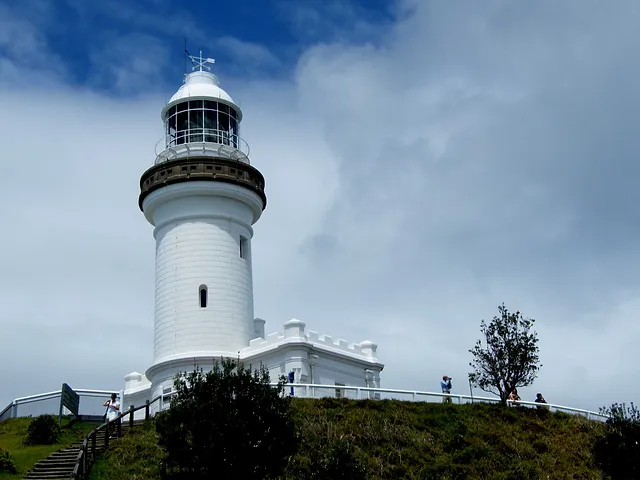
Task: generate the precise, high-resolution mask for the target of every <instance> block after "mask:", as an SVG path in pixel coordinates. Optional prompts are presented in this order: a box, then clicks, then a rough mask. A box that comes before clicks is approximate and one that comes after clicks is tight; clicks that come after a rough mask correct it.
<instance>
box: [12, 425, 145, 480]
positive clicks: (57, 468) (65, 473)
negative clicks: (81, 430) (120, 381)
mask: <svg viewBox="0 0 640 480" xmlns="http://www.w3.org/2000/svg"><path fill="white" fill-rule="evenodd" d="M142 423H144V420H136V421H135V422H134V426H133V428H134V429H135V428H136V427H137V426H139V425H141V424H142ZM131 428H132V427H130V426H129V423H128V422H127V423H126V424H122V426H121V427H120V432H121V433H122V435H125V434H126V433H127V432H128V431H129V430H131ZM115 440H117V438H110V439H109V443H111V442H113V441H115ZM82 444H83V442H75V443H72V444H71V445H69V446H68V447H65V448H63V449H61V450H58V451H57V452H53V453H52V454H51V455H49V456H48V457H47V458H45V459H43V460H41V461H39V462H38V463H36V464H35V465H34V466H33V468H32V469H31V470H29V471H28V472H27V474H26V476H25V477H24V478H26V479H29V478H31V479H62V478H66V479H68V478H71V476H72V475H73V469H74V468H75V466H76V460H77V459H78V454H79V453H80V451H81V450H82ZM105 447H106V442H105V432H104V431H102V432H98V434H97V436H96V443H95V449H96V453H101V452H103V451H104V450H105ZM87 449H88V453H89V454H91V451H92V449H93V442H92V441H91V440H89V441H88V442H87Z"/></svg>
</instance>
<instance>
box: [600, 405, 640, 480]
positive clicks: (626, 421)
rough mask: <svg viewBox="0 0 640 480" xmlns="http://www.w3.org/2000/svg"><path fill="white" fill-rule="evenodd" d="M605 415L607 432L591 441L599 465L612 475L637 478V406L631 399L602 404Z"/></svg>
mask: <svg viewBox="0 0 640 480" xmlns="http://www.w3.org/2000/svg"><path fill="white" fill-rule="evenodd" d="M600 413H602V414H603V415H607V416H608V417H609V418H608V419H607V430H606V433H605V434H604V435H602V436H600V437H599V438H598V439H597V440H596V443H595V445H594V453H595V458H596V462H597V464H598V466H599V467H600V468H601V469H602V470H603V471H604V472H605V473H606V474H607V475H610V476H611V478H619V479H623V480H624V479H636V478H638V477H639V476H640V464H639V463H638V458H640V409H638V408H637V407H636V406H635V405H634V404H633V403H631V406H630V407H627V406H626V405H625V404H624V403H623V404H622V405H619V404H617V403H614V404H613V405H612V406H611V407H610V408H601V409H600Z"/></svg>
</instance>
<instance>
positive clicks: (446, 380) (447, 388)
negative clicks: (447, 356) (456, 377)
mask: <svg viewBox="0 0 640 480" xmlns="http://www.w3.org/2000/svg"><path fill="white" fill-rule="evenodd" d="M440 388H441V389H442V393H444V394H446V395H445V396H443V397H442V403H452V400H451V397H450V396H449V395H450V394H451V377H449V376H448V375H445V376H443V377H442V382H440Z"/></svg>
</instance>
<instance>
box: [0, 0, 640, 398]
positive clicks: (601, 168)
mask: <svg viewBox="0 0 640 480" xmlns="http://www.w3.org/2000/svg"><path fill="white" fill-rule="evenodd" d="M404 7H406V8H405V9H404V10H403V16H402V17H401V19H399V20H398V21H397V22H396V24H395V25H394V26H393V28H392V29H390V30H389V31H388V32H387V35H386V36H384V41H383V42H382V44H380V45H378V46H372V45H363V44H358V43H350V42H347V41H342V42H340V43H333V44H327V45H322V46H317V47H314V48H311V49H309V50H308V51H307V52H306V53H305V54H304V55H303V57H302V58H301V60H300V63H299V65H298V68H297V70H296V73H295V78H294V79H293V81H291V82H280V83H278V82H269V81H265V82H263V83H259V84H257V83H255V82H247V83H243V82H242V81H241V80H238V79H235V81H227V80H226V79H225V76H224V72H223V71H218V72H217V73H219V75H220V77H221V80H222V81H223V83H224V85H225V88H229V91H230V93H231V94H232V96H233V97H234V98H241V99H242V108H243V111H244V113H245V121H244V124H243V127H244V129H243V133H242V134H243V136H245V137H246V139H247V141H249V143H250V144H251V148H252V160H253V163H254V165H255V166H257V167H258V168H259V169H260V170H261V171H262V172H263V174H264V175H265V178H266V181H267V196H268V199H269V204H268V207H267V210H266V211H265V213H264V215H263V217H262V219H261V220H260V222H259V223H258V224H257V225H256V226H255V239H254V243H253V254H254V289H255V295H256V315H259V316H261V317H263V318H266V319H267V321H268V323H267V329H268V330H269V331H272V330H274V329H277V328H280V326H281V323H282V322H283V321H285V320H287V319H288V318H291V317H293V316H295V317H297V318H301V319H303V320H305V321H306V322H307V325H308V326H309V328H312V329H315V330H319V331H321V332H326V333H329V334H332V335H334V336H340V337H344V338H347V339H349V340H351V341H360V340H364V339H365V338H367V339H371V340H374V341H377V342H378V343H379V344H380V349H379V352H380V357H381V360H382V361H383V362H385V363H386V365H387V366H386V368H385V371H384V372H383V376H382V380H383V384H384V385H385V386H387V387H390V388H415V389H425V390H437V386H438V378H439V377H441V376H442V375H443V374H445V373H447V374H449V375H451V376H453V377H454V379H455V380H456V383H454V385H455V390H456V391H459V392H466V391H467V387H466V373H467V371H468V362H469V354H468V349H469V348H471V347H472V345H473V343H474V341H475V340H476V339H477V338H478V335H479V323H480V319H482V318H485V319H489V318H490V317H492V316H493V315H494V314H495V313H496V312H497V310H496V306H497V305H498V304H499V303H501V302H503V301H504V302H505V303H506V305H507V307H509V308H510V309H511V310H515V309H520V310H521V311H522V312H523V313H524V314H525V315H526V316H531V317H534V318H536V319H537V320H538V322H537V328H538V330H539V332H540V338H541V357H542V361H543V363H544V367H543V370H542V372H541V376H540V378H539V380H538V382H537V383H536V385H535V386H534V387H532V388H529V389H523V391H524V393H525V396H526V397H527V398H533V394H534V393H535V391H538V390H540V391H542V392H543V393H544V394H545V397H546V398H547V399H548V400H549V401H552V402H559V403H565V404H572V405H576V406H581V407H585V408H592V409H594V408H597V407H598V406H600V405H604V404H607V403H611V402H613V401H629V400H634V399H637V397H638V395H639V394H640V390H639V389H638V386H637V382H635V381H634V379H635V377H636V373H637V370H638V367H637V365H636V362H635V360H636V358H635V354H634V353H633V352H634V348H633V347H634V346H635V344H636V343H637V342H638V340H640V331H638V328H637V324H638V322H637V320H636V316H637V314H638V306H637V301H636V298H637V297H638V290H639V288H638V287H639V285H638V283H639V282H638V277H637V275H636V274H635V272H636V271H637V270H638V269H637V266H638V260H637V258H638V254H637V252H638V247H637V245H636V243H637V242H636V238H637V233H638V227H637V225H636V224H637V222H636V221H635V217H636V216H637V215H636V213H635V209H636V205H637V204H638V201H639V200H640V198H638V197H639V196H640V193H638V190H637V188H635V179H636V178H637V176H638V175H637V174H638V167H637V166H636V165H637V161H636V156H637V151H638V150H639V148H638V147H640V144H639V143H640V140H639V139H638V136H637V135H636V133H635V123H634V119H635V113H636V112H637V110H638V108H639V107H640V98H639V97H638V95H637V88H636V86H635V83H634V79H635V78H637V77H638V75H637V74H638V70H639V66H640V64H639V63H638V60H637V58H636V56H635V55H633V52H634V51H635V50H637V47H638V42H640V40H638V38H637V35H635V34H634V32H635V25H636V24H637V20H638V19H639V16H640V12H638V8H637V7H636V4H635V3H631V2H619V3H616V4H615V6H613V5H611V4H606V8H605V4H603V3H599V2H590V3H589V5H586V6H585V5H583V4H581V5H580V7H579V8H578V7H571V6H570V4H566V5H564V6H558V5H557V4H556V3H551V2H537V3H536V4H535V6H534V5H529V6H514V5H513V4H506V3H504V2H499V1H495V2H484V3H483V4H482V5H479V4H476V3H473V2H471V3H467V4H465V3H456V4H453V3H441V2H431V3H427V2H415V4H414V5H413V8H409V7H411V5H410V2H405V4H404ZM552 7H553V8H552ZM5 60H6V58H5ZM0 72H4V70H0ZM2 75H3V77H4V75H5V74H4V73H2ZM3 77H0V79H1V78H3ZM144 78H145V79H146V80H145V81H147V82H149V83H148V89H149V96H148V97H145V98H138V99H127V100H114V99H110V98H106V97H105V96H104V95H100V94H95V93H90V92H87V91H80V92H79V91H73V90H70V89H68V88H66V87H63V86H59V87H58V88H57V89H53V88H50V89H49V90H48V91H46V93H42V92H40V93H38V92H37V91H35V90H31V91H28V90H24V87H22V86H20V85H12V86H10V87H6V88H5V89H4V90H2V91H0V100H1V102H2V104H3V106H5V109H4V111H8V112H12V115H11V116H8V115H5V116H2V117H1V118H0V131H1V132H12V134H11V135H6V134H5V136H4V139H3V140H4V141H3V145H4V152H5V153H4V155H5V157H4V158H5V161H4V167H3V168H4V170H3V176H2V177H0V196H1V198H0V200H1V201H0V220H1V221H2V224H3V225H5V228H6V230H5V234H4V235H3V237H2V243H0V246H1V249H2V251H3V252H5V257H4V258H3V269H2V270H3V272H4V273H5V274H4V275H3V276H2V277H0V282H1V283H0V286H1V288H0V302H1V304H2V305H3V310H2V313H0V331H1V332H2V334H1V335H0V364H3V365H7V364H11V365H13V366H14V368H13V369H12V370H11V371H9V370H5V371H3V373H2V374H1V377H0V380H1V383H2V385H10V386H11V388H10V389H9V391H7V390H6V389H3V390H2V391H1V392H0V405H2V404H6V403H7V402H8V401H9V400H10V399H11V398H12V397H15V396H18V395H24V394H31V393H35V392H39V391H45V390H49V389H54V388H57V387H58V385H59V384H60V383H61V382H63V381H67V382H69V383H71V384H72V385H74V386H75V385H77V386H82V387H88V388H104V387H108V388H114V387H115V388H119V387H120V386H121V385H122V377H123V375H125V374H126V373H128V372H130V371H132V370H138V371H142V370H144V369H145V368H146V367H147V366H148V365H149V362H150V361H151V342H152V324H153V323H152V322H153V318H152V317H153V252H154V247H153V245H154V244H153V238H152V235H151V227H150V226H149V225H147V224H146V222H145V220H144V218H143V216H142V214H141V213H140V212H139V211H138V209H137V193H138V190H137V189H138V184H137V182H138V179H139V176H140V174H141V173H142V172H143V170H144V169H145V168H147V167H148V166H150V165H151V163H152V161H153V147H154V145H155V142H156V141H157V139H158V138H159V137H160V136H161V134H162V133H161V126H160V125H159V119H158V112H159V110H160V109H161V107H162V104H163V100H164V99H165V98H166V97H167V96H168V95H170V94H171V93H173V92H172V91H164V90H162V91H160V89H164V84H163V81H161V79H159V78H158V79H157V80H154V75H153V74H152V75H148V76H146V77H144ZM179 82H180V78H177V77H176V78H175V86H174V88H177V87H178V86H179ZM229 84H231V85H234V88H233V89H231V88H230V87H228V85H229ZM17 126H25V128H16V127H17ZM34 135H37V141H34V139H33V136H34ZM14 159H16V160H15V161H14ZM17 159H19V160H17ZM9 226H10V227H11V228H10V229H9V228H8V227H9ZM6 232H10V233H6ZM34 356H35V357H34ZM605 385H606V386H605Z"/></svg>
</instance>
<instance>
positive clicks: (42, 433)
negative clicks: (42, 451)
mask: <svg viewBox="0 0 640 480" xmlns="http://www.w3.org/2000/svg"><path fill="white" fill-rule="evenodd" d="M60 433H61V431H60V425H58V422H57V421H56V419H55V418H54V417H53V416H51V415H40V416H39V417H36V418H34V419H33V420H31V423H29V426H28V427H27V436H26V438H25V439H24V444H25V445H53V444H54V443H58V441H59V440H60Z"/></svg>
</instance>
